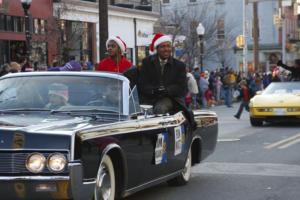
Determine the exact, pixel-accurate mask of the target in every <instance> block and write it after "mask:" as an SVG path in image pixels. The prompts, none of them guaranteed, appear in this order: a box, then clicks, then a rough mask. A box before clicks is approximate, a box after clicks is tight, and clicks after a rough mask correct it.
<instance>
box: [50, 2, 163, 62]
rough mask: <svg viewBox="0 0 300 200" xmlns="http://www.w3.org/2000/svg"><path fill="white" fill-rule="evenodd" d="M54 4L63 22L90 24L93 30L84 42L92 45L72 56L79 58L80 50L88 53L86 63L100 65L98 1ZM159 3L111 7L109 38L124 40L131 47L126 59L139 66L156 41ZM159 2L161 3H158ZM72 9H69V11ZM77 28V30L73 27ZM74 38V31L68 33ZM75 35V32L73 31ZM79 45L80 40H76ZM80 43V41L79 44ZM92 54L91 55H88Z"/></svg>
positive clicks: (122, 3)
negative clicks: (154, 35)
mask: <svg viewBox="0 0 300 200" xmlns="http://www.w3.org/2000/svg"><path fill="white" fill-rule="evenodd" d="M65 2H66V3H64V4H62V3H61V2H59V3H55V4H54V12H56V13H58V11H59V10H62V11H63V12H60V14H59V15H60V16H59V19H61V20H63V21H65V22H64V23H67V22H69V23H70V22H74V21H76V22H81V23H86V24H89V27H90V29H86V31H84V32H86V34H81V35H83V36H84V35H88V34H90V35H89V36H88V37H84V38H83V40H85V41H89V43H87V45H84V44H83V43H82V42H83V41H82V42H81V44H78V45H77V50H75V51H73V52H72V53H73V54H74V55H75V56H77V57H78V59H79V55H80V54H79V53H78V52H80V51H79V50H80V48H79V47H80V46H85V47H87V48H81V49H83V50H84V52H85V53H84V54H83V59H84V60H90V61H92V62H93V63H96V62H99V51H100V47H99V31H101V27H99V15H98V13H99V11H98V3H97V2H95V1H92V0H91V1H78V0H77V1H76V0H73V1H65ZM155 2H156V1H151V2H150V3H151V4H150V3H149V1H148V2H146V3H145V2H144V3H143V1H109V2H108V4H109V6H108V33H109V36H120V37H121V38H122V39H123V40H124V41H125V43H126V45H127V50H126V56H127V58H128V59H130V60H132V62H133V63H134V64H138V63H139V62H140V61H141V59H142V58H144V56H146V54H147V52H148V51H147V48H148V46H149V44H150V42H151V39H152V37H153V27H154V24H155V22H156V21H157V20H158V18H159V17H160V14H159V8H160V7H159V6H157V5H158V4H156V3H155ZM157 2H158V1H157ZM65 8H68V9H65ZM73 27H74V26H73ZM65 32H67V34H66V35H70V34H71V33H72V31H65ZM73 32H74V31H73ZM75 41H76V40H75ZM79 41H80V40H79ZM88 52H89V53H88ZM87 53H88V54H87Z"/></svg>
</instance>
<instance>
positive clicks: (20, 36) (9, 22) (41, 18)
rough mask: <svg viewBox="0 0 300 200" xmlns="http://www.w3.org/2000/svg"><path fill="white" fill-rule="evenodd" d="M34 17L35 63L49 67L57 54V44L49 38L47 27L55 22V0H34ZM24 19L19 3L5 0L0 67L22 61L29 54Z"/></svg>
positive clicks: (0, 23) (0, 22)
mask: <svg viewBox="0 0 300 200" xmlns="http://www.w3.org/2000/svg"><path fill="white" fill-rule="evenodd" d="M29 13H30V14H31V22H32V23H31V25H32V26H31V31H32V54H31V59H32V61H34V62H35V61H37V62H38V63H40V64H48V63H50V61H51V60H52V59H53V58H52V55H55V54H56V53H55V51H56V47H55V43H50V42H48V41H47V40H48V39H47V37H46V30H47V24H48V22H49V20H53V5H52V0H38V1H37V0H33V1H32V4H31V7H30V10H29ZM25 40H26V39H25V18H24V10H23V7H22V4H21V1H20V0H2V4H1V7H0V55H1V56H0V64H2V63H6V62H10V61H17V62H20V60H21V59H22V57H23V56H24V53H25V51H26V45H25Z"/></svg>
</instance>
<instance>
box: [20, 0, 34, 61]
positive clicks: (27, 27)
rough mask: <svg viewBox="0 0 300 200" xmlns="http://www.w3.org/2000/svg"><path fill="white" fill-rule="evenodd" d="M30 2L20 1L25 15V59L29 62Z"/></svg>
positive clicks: (26, 0)
mask: <svg viewBox="0 0 300 200" xmlns="http://www.w3.org/2000/svg"><path fill="white" fill-rule="evenodd" d="M31 2H32V0H21V3H22V6H23V9H24V14H25V37H26V59H27V62H29V56H30V51H31V33H30V28H29V27H30V21H29V14H28V10H29V8H30V5H31Z"/></svg>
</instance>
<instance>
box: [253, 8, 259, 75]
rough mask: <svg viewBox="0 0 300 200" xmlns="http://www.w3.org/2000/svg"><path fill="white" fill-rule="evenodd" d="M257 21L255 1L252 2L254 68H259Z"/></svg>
mask: <svg viewBox="0 0 300 200" xmlns="http://www.w3.org/2000/svg"><path fill="white" fill-rule="evenodd" d="M258 26H259V23H258V8H257V2H253V30H252V36H253V56H254V70H259V43H258V39H259V27H258Z"/></svg>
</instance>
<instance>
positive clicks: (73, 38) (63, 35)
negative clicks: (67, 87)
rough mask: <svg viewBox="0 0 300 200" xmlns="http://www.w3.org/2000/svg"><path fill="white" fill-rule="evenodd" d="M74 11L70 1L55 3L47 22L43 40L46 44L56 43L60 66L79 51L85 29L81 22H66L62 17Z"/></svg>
mask: <svg viewBox="0 0 300 200" xmlns="http://www.w3.org/2000/svg"><path fill="white" fill-rule="evenodd" d="M74 10H75V5H74V4H72V2H70V1H63V0H62V1H60V3H56V5H55V9H54V17H52V18H49V19H48V20H47V22H48V24H47V34H46V37H45V40H46V41H47V42H48V43H56V46H57V54H56V55H55V57H56V59H57V60H58V61H59V63H60V64H62V63H65V62H67V61H68V60H69V58H70V55H71V53H72V52H74V51H76V52H77V51H78V48H79V50H80V45H81V44H80V42H81V41H82V35H83V34H84V32H85V31H86V30H85V29H86V28H87V27H84V24H83V23H82V22H78V21H67V20H64V19H63V16H64V15H66V14H67V13H69V12H72V11H74Z"/></svg>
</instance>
